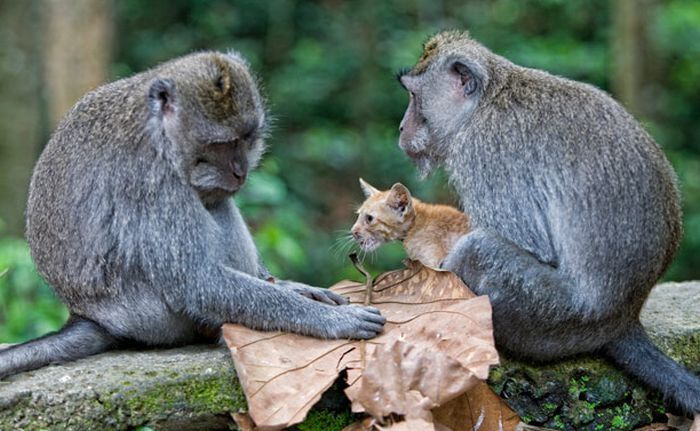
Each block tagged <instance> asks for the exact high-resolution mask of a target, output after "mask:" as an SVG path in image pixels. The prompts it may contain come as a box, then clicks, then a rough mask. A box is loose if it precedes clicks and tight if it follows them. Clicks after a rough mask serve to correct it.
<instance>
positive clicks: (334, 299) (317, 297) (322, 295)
mask: <svg viewBox="0 0 700 431" xmlns="http://www.w3.org/2000/svg"><path fill="white" fill-rule="evenodd" d="M276 284H278V285H280V286H282V287H287V288H290V289H292V290H293V291H295V292H296V293H298V294H300V295H302V296H305V297H307V298H309V299H313V300H314V301H319V302H323V303H324V304H329V305H346V304H347V303H348V300H347V298H345V297H344V296H340V295H338V294H337V293H335V292H333V291H331V290H329V289H321V288H318V287H313V286H309V285H307V284H304V283H299V282H296V281H288V280H277V281H276Z"/></svg>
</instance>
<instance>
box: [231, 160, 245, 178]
mask: <svg viewBox="0 0 700 431" xmlns="http://www.w3.org/2000/svg"><path fill="white" fill-rule="evenodd" d="M231 172H232V173H233V176H234V177H236V179H237V180H238V181H240V182H243V181H245V178H246V175H247V172H246V169H245V168H244V167H243V166H242V165H241V163H239V162H233V164H232V165H231Z"/></svg>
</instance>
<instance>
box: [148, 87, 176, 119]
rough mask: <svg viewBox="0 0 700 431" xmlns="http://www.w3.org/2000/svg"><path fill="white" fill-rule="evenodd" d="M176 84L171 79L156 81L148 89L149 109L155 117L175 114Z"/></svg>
mask: <svg viewBox="0 0 700 431" xmlns="http://www.w3.org/2000/svg"><path fill="white" fill-rule="evenodd" d="M175 99H176V97H175V83H174V82H173V81H172V80H171V79H156V80H155V81H153V84H151V88H149V89H148V107H149V108H150V110H151V113H152V114H154V115H168V114H172V113H173V112H175V103H176V100H175Z"/></svg>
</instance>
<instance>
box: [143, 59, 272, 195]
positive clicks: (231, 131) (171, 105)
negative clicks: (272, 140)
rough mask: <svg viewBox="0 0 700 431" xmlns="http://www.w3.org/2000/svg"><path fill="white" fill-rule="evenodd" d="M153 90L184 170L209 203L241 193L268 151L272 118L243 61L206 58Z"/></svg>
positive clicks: (153, 100) (156, 84)
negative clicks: (266, 143) (268, 118)
mask: <svg viewBox="0 0 700 431" xmlns="http://www.w3.org/2000/svg"><path fill="white" fill-rule="evenodd" d="M187 60H190V64H188V65H187V66H186V67H185V66H184V65H183V66H182V67H181V68H180V69H179V70H178V71H175V72H174V73H173V74H172V76H173V79H157V80H156V81H155V82H154V83H153V84H152V86H151V96H150V97H151V107H152V111H153V110H154V109H153V106H154V105H155V113H156V114H158V115H159V118H160V125H161V127H162V130H163V132H164V134H165V136H166V137H167V138H168V141H169V142H171V143H172V144H173V146H174V147H175V148H176V153H177V155H178V157H177V160H178V161H179V165H180V166H179V170H180V171H181V173H182V175H183V176H184V177H185V178H186V180H187V181H188V182H189V184H190V185H191V186H192V187H193V188H194V189H195V190H196V191H197V193H198V194H199V195H200V197H201V198H202V200H203V201H204V202H207V203H208V202H215V201H218V200H221V199H224V198H227V197H230V196H232V195H233V194H235V193H236V192H237V191H238V190H239V189H240V188H241V187H242V186H243V184H244V183H245V180H246V178H247V176H248V172H249V171H250V170H251V169H253V168H254V167H255V166H256V165H257V163H258V161H259V159H260V157H261V156H262V153H263V152H264V139H263V138H264V135H265V130H266V115H265V114H266V113H265V108H264V105H263V100H262V97H261V96H260V94H259V92H258V89H257V87H256V85H255V82H254V79H253V78H252V77H251V75H250V72H249V71H248V69H247V65H246V64H245V63H244V62H243V60H242V59H241V58H240V57H238V56H236V55H235V54H232V55H222V54H219V53H202V54H195V55H193V56H190V57H186V58H185V59H184V61H187Z"/></svg>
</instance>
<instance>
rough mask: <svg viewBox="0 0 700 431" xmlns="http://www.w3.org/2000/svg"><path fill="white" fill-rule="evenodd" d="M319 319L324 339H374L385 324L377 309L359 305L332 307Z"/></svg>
mask: <svg viewBox="0 0 700 431" xmlns="http://www.w3.org/2000/svg"><path fill="white" fill-rule="evenodd" d="M319 317H320V318H321V320H322V321H323V327H324V329H323V330H324V332H325V334H323V337H324V338H354V339H360V340H364V339H369V338H374V337H376V336H377V335H379V334H380V333H381V332H382V329H383V328H384V323H386V318H384V317H383V316H382V315H381V314H380V313H379V310H378V309H376V308H374V307H364V306H359V305H343V306H340V307H332V308H329V309H328V312H327V313H324V315H323V316H319Z"/></svg>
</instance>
